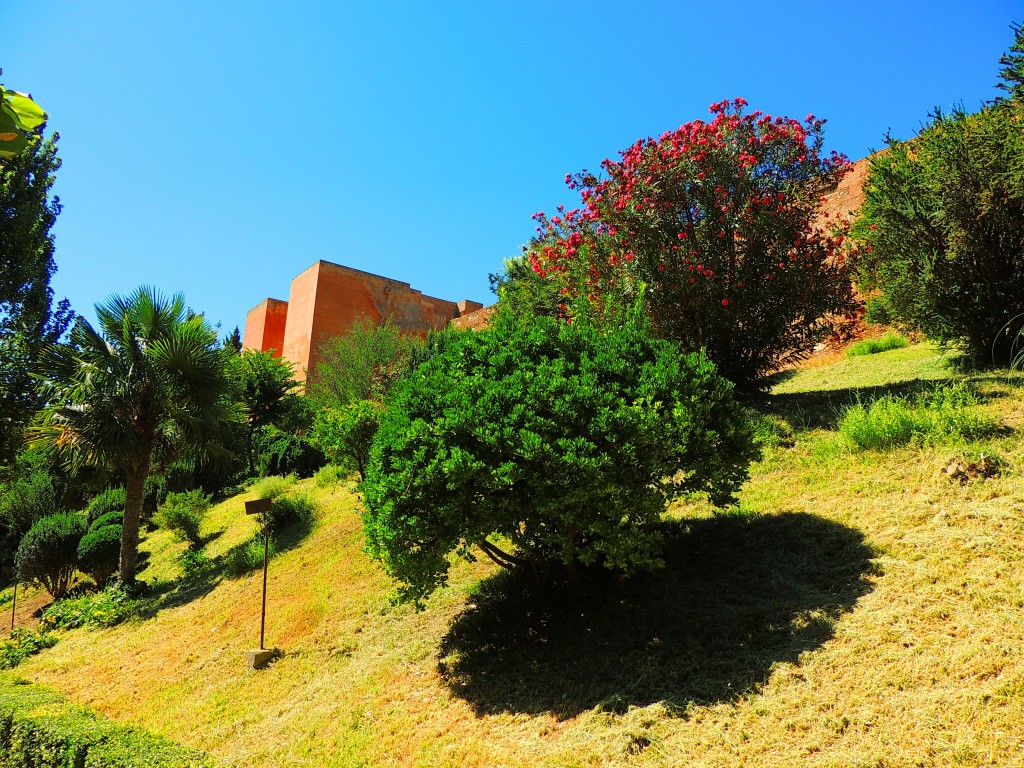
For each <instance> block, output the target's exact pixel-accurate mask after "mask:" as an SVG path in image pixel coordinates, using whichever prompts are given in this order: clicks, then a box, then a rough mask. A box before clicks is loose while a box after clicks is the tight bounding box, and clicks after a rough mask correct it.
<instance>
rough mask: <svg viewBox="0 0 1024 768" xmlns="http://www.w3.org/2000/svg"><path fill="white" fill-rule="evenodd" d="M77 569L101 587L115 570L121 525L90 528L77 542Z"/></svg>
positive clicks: (118, 556)
mask: <svg viewBox="0 0 1024 768" xmlns="http://www.w3.org/2000/svg"><path fill="white" fill-rule="evenodd" d="M76 554H77V558H78V570H80V571H81V572H82V573H85V574H88V575H89V576H91V577H92V580H93V581H95V582H96V585H97V586H100V587H102V586H103V584H104V583H106V581H107V579H109V578H110V577H111V575H113V573H114V571H116V570H117V564H118V560H119V558H120V555H121V526H120V525H103V526H99V527H97V528H93V529H91V530H90V531H89V532H88V533H86V534H85V536H83V537H82V540H81V541H80V542H78V551H77V553H76Z"/></svg>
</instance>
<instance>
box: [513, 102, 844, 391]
mask: <svg viewBox="0 0 1024 768" xmlns="http://www.w3.org/2000/svg"><path fill="white" fill-rule="evenodd" d="M745 107H746V101H744V100H743V99H734V100H732V101H722V102H720V103H717V104H713V105H711V114H712V116H713V117H712V119H711V120H710V121H708V122H705V121H703V120H695V121H692V122H689V123H686V124H685V125H682V126H680V127H679V128H677V129H675V130H671V131H667V132H666V133H664V134H662V135H661V136H660V137H658V138H656V139H655V138H648V139H642V140H640V141H637V142H636V143H635V144H633V145H632V146H631V147H629V148H628V149H626V150H625V151H624V152H622V153H621V158H620V159H619V160H617V161H613V160H605V161H604V162H603V163H602V175H601V176H600V177H599V176H597V175H595V174H592V173H589V172H587V171H583V172H582V173H579V174H576V175H575V176H572V175H567V176H566V183H567V184H568V186H569V187H570V188H571V189H578V190H579V191H580V195H581V198H582V206H581V207H580V208H577V209H575V210H571V211H565V210H564V209H563V208H561V207H560V209H559V211H558V213H557V214H556V215H554V216H550V217H549V216H547V215H545V214H544V213H542V212H541V213H537V214H535V216H534V218H535V219H536V220H537V223H538V226H537V235H536V237H535V238H534V239H533V241H532V242H531V243H530V245H529V246H528V247H527V249H526V251H527V256H528V258H529V260H530V263H531V265H532V267H533V269H534V270H535V271H536V272H537V273H538V274H539V275H540V276H542V277H543V278H545V279H549V280H553V281H555V282H556V283H557V284H558V286H559V291H560V293H561V294H562V296H563V297H564V299H563V303H562V306H561V307H560V309H561V311H562V313H563V315H565V316H567V317H572V316H574V315H577V314H579V313H580V312H593V313H595V314H596V315H597V316H599V317H600V316H607V315H609V314H615V313H617V312H620V311H621V308H622V307H629V306H631V305H632V303H633V302H634V301H635V300H636V299H637V298H638V297H639V296H641V294H642V296H643V301H644V304H645V308H646V312H647V316H648V318H649V320H650V323H651V327H652V330H653V332H654V333H655V334H656V335H657V336H659V337H662V338H665V339H670V340H672V341H674V342H677V343H678V344H680V345H682V347H683V348H684V349H685V350H688V351H695V350H698V349H701V348H704V349H706V350H707V354H708V356H709V357H710V358H711V359H712V360H713V361H714V362H715V364H716V365H717V366H718V370H719V372H720V373H721V374H722V375H724V376H726V377H728V378H730V379H731V380H732V381H733V382H735V383H736V384H737V386H741V387H744V388H750V387H756V386H758V385H759V384H760V383H761V382H762V381H763V379H764V377H765V376H766V375H767V374H768V373H770V372H772V371H773V370H775V369H776V368H778V367H779V366H780V365H781V364H783V363H785V362H788V361H791V360H794V359H799V358H801V357H802V356H805V355H806V354H807V353H808V352H809V351H810V350H811V349H812V348H813V346H814V345H815V344H816V343H817V342H818V341H820V340H821V339H822V338H823V337H824V336H826V335H827V334H829V333H830V332H831V330H832V327H833V321H834V320H835V319H837V318H841V317H843V316H844V314H846V313H849V312H850V311H852V310H853V308H854V304H853V299H852V291H851V285H850V277H849V274H848V266H849V262H848V260H847V256H848V254H847V246H846V234H847V222H846V220H845V218H844V217H840V218H839V219H838V220H837V219H835V218H833V219H829V218H828V214H827V213H820V211H821V202H822V200H823V195H824V194H825V193H827V192H828V191H829V190H831V189H833V188H834V187H835V186H836V184H837V183H838V182H839V180H840V179H841V178H842V176H843V174H845V173H846V171H847V170H848V168H849V162H848V161H847V160H846V158H845V157H843V156H842V155H839V154H837V153H835V152H832V153H830V154H829V153H825V152H824V150H823V141H824V134H823V127H824V124H825V121H824V120H821V119H818V118H816V117H814V116H813V115H808V116H807V118H806V119H805V120H804V121H798V120H795V119H791V118H787V117H774V118H773V117H771V116H770V115H766V114H763V113H761V112H760V111H755V112H751V113H746V112H745V111H744V108H745Z"/></svg>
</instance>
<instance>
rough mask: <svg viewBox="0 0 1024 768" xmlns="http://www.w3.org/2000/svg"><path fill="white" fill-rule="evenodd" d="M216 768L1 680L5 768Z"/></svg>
mask: <svg viewBox="0 0 1024 768" xmlns="http://www.w3.org/2000/svg"><path fill="white" fill-rule="evenodd" d="M71 766H74V767H75V768H213V763H212V762H211V761H210V759H209V758H208V757H207V756H206V755H205V754H203V753H202V752H200V751H198V750H195V749H189V748H187V747H184V746H182V745H180V744H175V743H174V742H172V741H168V740H167V739H164V738H162V737H160V736H157V735H155V734H151V733H147V732H146V731H143V730H140V729H138V728H133V727H131V726H127V725H121V724H119V723H115V722H114V721H112V720H108V719H107V718H105V717H102V716H100V715H98V714H96V713H95V712H91V711H89V710H88V709H85V708H83V707H77V706H74V705H72V704H69V703H68V702H67V701H66V700H65V699H64V698H63V697H61V696H60V695H59V694H57V693H55V692H53V691H50V690H47V689H46V688H41V687H39V686H35V685H30V684H27V683H22V682H21V681H20V680H19V679H17V678H13V677H11V676H9V675H0V768H70V767H71Z"/></svg>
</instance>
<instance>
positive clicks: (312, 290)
mask: <svg viewBox="0 0 1024 768" xmlns="http://www.w3.org/2000/svg"><path fill="white" fill-rule="evenodd" d="M465 306H466V309H472V308H475V307H477V306H479V305H478V304H477V302H465ZM459 315H460V307H459V305H458V304H456V303H455V302H453V301H446V300H445V299H436V298H433V297H432V296H424V295H423V293H422V292H420V291H417V290H415V289H413V288H412V287H411V286H410V285H409V284H408V283H403V282H400V281H398V280H391V279H390V278H386V277H381V276H379V275H373V274H370V273H369V272H362V271H360V270H358V269H351V268H349V267H344V266H342V265H340V264H333V263H331V262H329V261H318V262H317V263H316V264H314V265H313V266H311V267H310V268H309V269H307V270H306V271H305V272H303V273H302V274H301V275H299V276H298V277H296V278H295V279H294V280H293V281H292V290H291V295H290V296H289V299H288V322H287V325H286V326H285V333H284V356H285V357H286V358H288V359H289V360H291V361H292V362H293V363H295V365H296V369H297V372H298V375H299V378H300V379H305V377H306V373H307V372H309V371H314V370H315V369H316V364H317V361H318V359H319V347H320V345H321V344H322V343H323V342H324V341H326V340H327V339H329V338H330V337H332V336H337V335H340V334H343V333H345V331H347V330H348V329H349V328H350V327H351V326H352V324H353V323H354V322H355V321H356V320H358V319H359V318H360V317H369V318H370V319H372V320H374V321H376V322H380V321H382V320H383V319H385V318H387V317H390V318H391V319H392V320H393V322H394V323H395V324H397V325H398V326H399V327H401V328H403V329H404V330H406V331H409V332H412V333H418V334H426V332H427V331H428V330H430V329H432V328H443V327H444V326H446V325H447V324H448V323H449V322H450V321H451V320H452V319H453V318H456V317H458V316H459Z"/></svg>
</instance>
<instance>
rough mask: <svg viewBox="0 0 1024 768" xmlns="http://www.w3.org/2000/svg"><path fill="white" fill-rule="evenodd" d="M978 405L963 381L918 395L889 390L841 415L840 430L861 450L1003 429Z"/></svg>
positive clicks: (970, 437) (968, 436)
mask: <svg viewBox="0 0 1024 768" xmlns="http://www.w3.org/2000/svg"><path fill="white" fill-rule="evenodd" d="M978 404H979V403H978V399H977V396H976V395H975V394H974V393H973V392H972V391H971V389H970V388H969V387H968V386H967V385H965V384H962V383H961V384H954V385H947V386H939V387H936V388H935V389H934V390H932V391H930V392H924V393H921V394H919V395H917V396H916V397H913V398H910V397H903V396H896V395H885V396H883V397H880V398H878V399H876V400H874V401H872V402H870V403H867V404H865V403H861V402H857V403H854V404H853V405H852V406H850V407H848V408H847V409H846V411H845V413H843V415H842V417H841V418H840V419H839V434H840V435H842V437H843V438H844V439H845V440H846V441H847V442H848V443H850V444H852V445H853V446H855V447H857V448H859V449H861V450H886V449H889V448H896V447H898V446H901V445H907V444H909V443H925V442H958V441H964V440H974V439H978V438H981V437H985V436H987V435H990V434H993V433H994V432H995V431H996V429H997V428H998V424H997V423H996V422H995V420H993V419H992V418H991V417H989V416H988V415H987V414H984V413H982V412H981V411H980V410H979V409H978V408H977V406H978Z"/></svg>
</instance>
